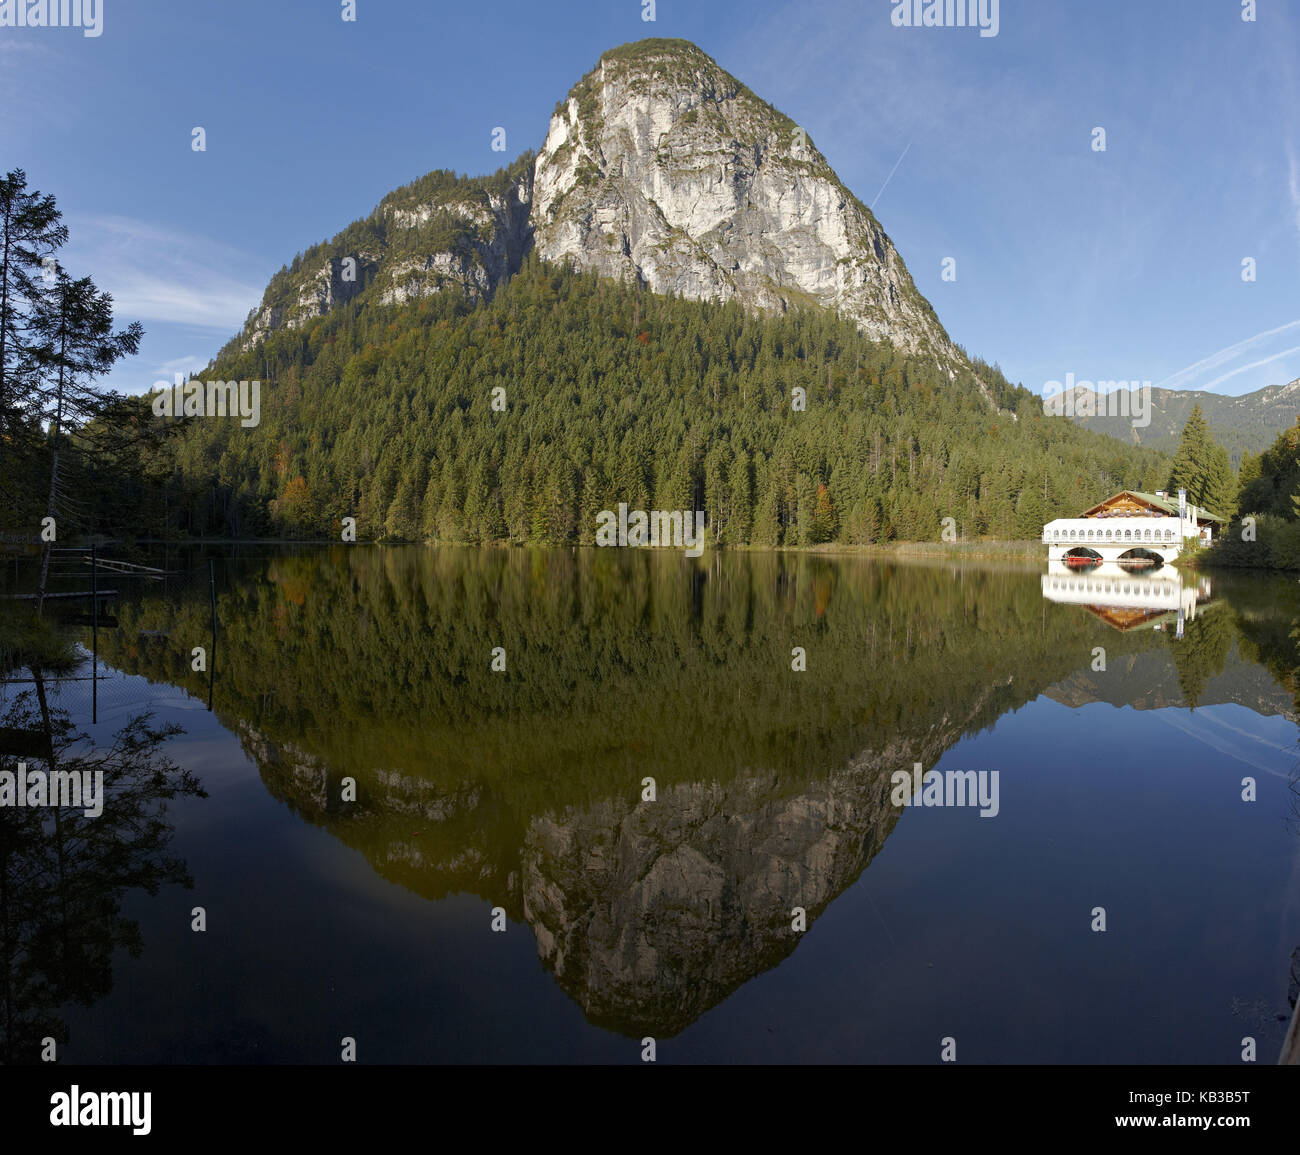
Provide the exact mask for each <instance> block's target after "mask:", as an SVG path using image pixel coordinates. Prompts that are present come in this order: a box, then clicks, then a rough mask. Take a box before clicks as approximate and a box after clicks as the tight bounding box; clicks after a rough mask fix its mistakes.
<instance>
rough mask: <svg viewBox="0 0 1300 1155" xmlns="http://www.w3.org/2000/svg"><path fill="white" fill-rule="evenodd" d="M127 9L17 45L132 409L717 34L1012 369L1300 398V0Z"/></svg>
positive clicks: (234, 2) (392, 2)
mask: <svg viewBox="0 0 1300 1155" xmlns="http://www.w3.org/2000/svg"><path fill="white" fill-rule="evenodd" d="M6 2H8V0H0V4H2V3H6ZM102 4H103V29H102V34H101V35H100V36H98V37H86V36H83V35H82V33H81V31H79V30H76V29H65V28H0V168H3V169H5V170H8V169H10V168H14V167H21V168H24V169H26V171H27V174H28V179H29V183H30V184H31V185H33V186H35V187H37V188H39V189H41V190H42V191H45V192H51V193H53V194H54V195H55V196H56V197H57V199H58V202H59V204H60V206H61V207H62V209H63V211H64V214H65V219H66V220H67V223H68V224H69V226H70V228H71V230H72V234H73V239H72V243H71V244H70V245H69V247H68V248H67V249H66V250H65V251H64V254H63V260H64V263H65V264H66V265H67V266H68V267H69V269H70V271H71V272H73V273H74V274H78V275H79V274H82V273H90V274H91V275H92V276H94V277H95V279H96V281H97V283H98V284H99V285H100V286H101V287H102V288H106V289H108V290H110V291H111V292H113V293H114V295H115V297H116V299H117V302H118V306H119V308H118V315H119V318H120V320H121V321H122V322H123V323H125V322H126V321H128V320H139V321H141V322H143V324H144V326H145V329H146V337H145V341H144V344H143V346H142V350H141V353H140V355H139V356H138V357H135V358H133V359H132V360H131V361H130V362H127V363H124V364H123V365H122V366H121V367H119V369H118V370H117V371H116V372H115V373H114V376H113V378H112V384H113V385H115V386H116V387H117V388H119V389H121V390H123V391H129V392H140V391H143V390H145V389H147V388H149V387H150V386H151V385H152V384H153V383H154V381H156V380H158V379H160V378H165V377H168V376H169V375H170V374H171V373H173V372H174V371H176V370H178V369H186V368H194V369H198V368H201V367H202V366H203V365H205V364H206V363H207V361H208V360H209V358H210V357H211V356H212V354H213V353H215V351H216V350H217V349H218V348H219V347H220V345H221V344H223V343H224V342H225V341H226V340H227V339H228V338H229V337H230V336H231V335H232V334H233V333H234V332H235V331H236V330H237V329H238V328H239V326H240V325H241V324H242V322H243V320H244V317H245V316H246V314H247V312H248V310H249V309H250V308H252V307H253V306H254V305H256V304H257V302H258V301H259V300H260V297H261V293H262V290H263V288H264V287H265V284H266V282H267V280H268V279H269V277H270V276H271V274H272V273H274V272H275V271H276V270H277V269H278V268H279V267H280V266H281V265H282V264H285V263H287V262H288V261H290V260H291V259H292V257H293V256H294V254H295V253H296V252H298V251H300V250H302V249H305V248H307V247H308V246H309V245H311V244H314V243H315V242H317V241H319V240H323V239H325V238H327V237H330V236H332V235H333V234H334V233H336V232H338V231H339V230H340V229H341V228H343V227H344V226H345V225H346V224H348V223H349V222H350V221H352V220H354V219H356V218H357V217H360V216H363V215H365V214H366V213H368V212H369V211H370V209H371V208H372V207H373V206H374V205H375V204H376V203H377V202H378V201H379V200H380V198H382V197H383V196H384V194H385V193H387V192H388V191H390V190H391V189H393V188H395V187H396V186H398V185H401V184H404V183H406V182H407V181H410V180H412V179H413V178H415V177H417V176H419V175H421V174H423V173H424V172H427V171H428V170H430V169H434V168H452V169H455V170H457V171H459V172H468V173H481V172H489V171H492V170H493V169H496V168H498V167H500V165H501V164H502V163H503V162H504V161H505V160H508V159H512V158H513V157H514V156H516V155H517V154H518V153H520V152H522V151H524V150H525V149H527V148H536V147H538V146H540V144H541V142H542V140H543V138H544V137H545V133H546V126H547V121H548V119H549V116H550V113H551V110H552V109H553V107H554V106H555V103H556V102H557V101H558V100H559V99H561V98H562V97H563V96H564V94H565V93H566V92H567V91H568V89H569V87H570V86H571V85H572V84H573V83H574V82H575V81H576V80H577V79H578V78H579V77H580V76H581V75H582V74H583V73H584V72H586V71H587V70H588V69H590V68H591V67H592V66H593V65H594V64H595V62H596V61H597V59H598V58H599V56H600V54H601V52H602V51H603V50H604V49H606V48H609V47H612V46H614V45H616V44H621V43H624V42H627V41H630V40H636V39H640V38H641V37H643V36H681V37H685V38H687V39H690V40H693V41H694V42H695V43H697V44H699V45H700V46H701V47H702V48H703V49H705V51H707V52H708V53H710V54H711V55H712V56H713V57H714V58H715V59H716V60H717V61H718V62H719V63H720V64H721V65H722V66H723V67H724V68H726V69H727V70H728V71H730V72H732V73H733V74H734V75H735V76H737V77H738V78H739V79H740V80H742V81H743V82H744V83H746V84H747V85H749V87H750V88H752V89H753V90H754V91H755V92H757V93H758V94H759V95H760V96H762V97H764V98H765V99H767V100H768V101H770V102H771V103H773V104H774V105H776V106H777V107H778V108H780V109H781V110H782V111H784V112H785V113H787V114H788V115H789V116H791V117H792V118H793V119H795V120H796V121H797V122H799V123H800V124H801V125H802V126H803V127H804V128H805V130H806V131H807V132H808V134H809V136H810V137H811V138H812V140H813V142H814V143H815V144H816V145H817V147H818V148H819V149H820V150H821V151H822V152H823V153H824V154H825V155H826V157H827V159H828V160H829V161H830V163H831V164H832V165H833V166H834V167H835V169H836V170H837V171H838V173H839V174H840V176H841V177H842V178H843V180H844V181H845V183H846V184H848V186H849V187H850V188H852V189H853V190H854V191H855V192H856V193H857V195H858V196H859V197H860V198H861V199H862V200H863V201H864V202H866V203H867V204H872V203H873V202H874V204H875V211H876V215H877V216H878V217H879V219H880V221H881V223H882V224H883V226H884V228H885V230H886V231H887V232H888V233H889V234H890V236H891V237H892V238H893V240H894V242H895V244H896V245H897V247H898V249H899V251H900V252H901V254H902V256H903V258H904V260H905V261H906V262H907V265H908V267H909V269H910V270H911V272H912V275H913V277H914V278H915V279H916V282H917V284H918V286H919V288H920V289H921V291H922V292H923V293H924V294H925V295H926V296H927V297H928V298H929V299H930V300H931V301H932V302H933V304H934V306H935V309H936V310H937V312H938V314H939V317H940V319H941V320H942V321H943V323H944V325H945V326H946V327H947V329H948V331H949V333H950V334H951V335H952V337H953V339H954V340H956V341H958V342H959V343H961V344H962V345H963V346H965V347H966V349H967V350H968V351H969V352H971V353H972V354H977V355H979V356H982V357H984V358H986V359H987V360H989V361H995V362H997V363H998V364H999V365H1000V366H1001V367H1002V369H1003V371H1004V372H1005V373H1006V374H1007V376H1008V377H1010V378H1011V379H1012V380H1013V381H1021V382H1023V383H1024V384H1025V385H1026V386H1028V387H1030V388H1032V389H1034V390H1036V391H1040V390H1041V389H1042V387H1043V386H1044V384H1045V383H1046V382H1047V381H1049V380H1062V379H1064V377H1065V375H1066V374H1067V373H1073V374H1074V375H1075V377H1076V378H1084V379H1089V380H1097V379H1123V380H1134V381H1141V380H1149V381H1151V382H1152V383H1153V384H1155V385H1164V386H1168V387H1177V388H1207V387H1208V388H1212V389H1214V390H1215V391H1216V392H1222V393H1233V394H1236V393H1242V392H1246V391H1249V390H1252V389H1257V388H1260V387H1262V386H1264V385H1269V384H1279V383H1283V382H1286V381H1289V380H1292V379H1294V378H1296V377H1300V82H1298V81H1297V73H1298V72H1300V60H1298V57H1300V52H1298V51H1297V49H1300V4H1297V3H1295V2H1294V0H1292V2H1290V3H1287V2H1284V0H1258V11H1257V19H1256V20H1255V21H1254V22H1244V21H1243V20H1242V19H1241V9H1242V3H1241V0H1195V2H1189V0H1142V2H1141V3H1136V4H1135V3H1131V2H1112V0H1094V2H1090V3H1086V4H1084V3H1065V2H1060V3H1055V2H1051V0H1001V2H1000V4H999V6H998V9H999V11H998V34H997V35H996V36H993V37H981V36H980V35H979V33H978V31H977V30H975V29H970V28H898V27H895V26H894V25H893V24H892V23H891V21H890V14H891V12H892V11H893V8H894V3H893V0H791V2H789V3H786V2H782V0H754V2H750V3H740V2H713V0H689V2H688V0H658V2H657V3H656V6H655V20H654V21H653V22H648V21H645V20H643V19H642V15H643V3H642V0H600V2H596V0H582V2H576V3H558V4H540V3H536V2H535V0H534V2H528V0H497V2H496V3H493V4H490V5H489V4H481V3H477V4H476V3H463V2H458V3H444V2H441V0H438V2H432V3H430V2H414V0H357V3H356V13H357V19H356V21H355V22H354V23H345V22H344V21H343V20H342V19H341V3H340V0H275V3H268V2H267V0H221V2H208V3H201V2H196V0H183V2H182V0H177V2H175V3H163V2H161V0H158V2H146V0H102ZM196 125H198V126H202V127H203V128H204V129H205V130H206V133H207V146H208V147H207V151H206V152H204V153H196V152H194V151H192V150H191V147H190V141H191V130H192V129H193V128H194V127H195V126H196ZM498 125H500V126H503V127H505V128H506V131H507V145H508V149H507V153H506V154H505V155H504V156H503V154H501V153H499V152H493V151H492V149H491V134H492V130H493V128H494V127H496V126H498ZM1096 127H1102V128H1104V129H1105V130H1106V136H1107V140H1106V145H1107V148H1106V151H1105V152H1096V151H1094V150H1093V148H1092V141H1093V129H1094V128H1096ZM900 157H901V158H902V159H901V162H900ZM895 166H896V167H895ZM891 171H892V173H893V175H892V177H891V176H890V174H891ZM886 182H887V183H886ZM882 189H883V191H882ZM946 257H952V258H954V259H955V261H956V272H957V277H956V280H955V281H944V280H942V279H941V275H940V274H941V268H942V262H943V260H944V258H946ZM1246 258H1252V259H1253V260H1254V261H1255V262H1256V277H1257V279H1256V280H1255V281H1254V282H1253V283H1251V282H1246V281H1243V279H1242V261H1243V260H1244V259H1246Z"/></svg>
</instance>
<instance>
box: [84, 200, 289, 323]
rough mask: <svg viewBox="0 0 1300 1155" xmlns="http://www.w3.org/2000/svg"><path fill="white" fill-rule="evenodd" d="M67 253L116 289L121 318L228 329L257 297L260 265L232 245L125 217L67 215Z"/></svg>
mask: <svg viewBox="0 0 1300 1155" xmlns="http://www.w3.org/2000/svg"><path fill="white" fill-rule="evenodd" d="M68 225H69V228H70V230H71V232H72V242H71V243H70V244H69V246H68V251H67V253H66V255H65V256H64V263H65V264H66V265H68V267H69V271H70V272H72V273H73V274H74V275H76V274H77V273H78V271H79V269H80V268H82V267H84V268H85V269H86V270H87V271H89V272H90V274H91V276H93V277H94V278H95V283H96V284H97V285H98V286H99V287H100V288H101V289H104V290H106V291H107V292H110V293H112V294H113V303H114V314H115V316H116V317H117V318H118V320H119V321H121V322H123V323H125V322H127V321H133V320H139V321H144V322H146V323H147V322H149V321H155V322H169V323H175V324H184V325H191V326H195V327H196V328H199V329H204V330H208V331H210V332H213V333H220V334H225V335H232V334H234V333H235V331H236V330H238V329H239V327H240V326H241V325H242V324H243V323H244V319H245V317H246V316H247V315H248V311H249V309H251V308H253V307H254V306H255V305H256V304H257V303H258V301H259V300H261V296H262V286H263V284H264V280H263V279H262V278H261V277H260V276H258V275H256V274H257V273H258V271H259V270H260V266H261V265H262V264H263V263H264V262H262V261H261V260H260V259H258V258H255V257H252V256H249V255H248V254H246V253H242V252H240V251H239V250H237V249H235V248H232V247H231V246H229V245H225V244H221V243H219V242H217V241H213V240H211V239H209V238H207V237H204V236H201V235H198V234H193V233H185V232H181V231H178V230H174V229H169V228H166V227H164V226H159V225H154V224H150V223H148V222H145V221H139V220H134V219H132V218H130V217H122V216H110V215H88V216H81V217H71V218H69V220H68Z"/></svg>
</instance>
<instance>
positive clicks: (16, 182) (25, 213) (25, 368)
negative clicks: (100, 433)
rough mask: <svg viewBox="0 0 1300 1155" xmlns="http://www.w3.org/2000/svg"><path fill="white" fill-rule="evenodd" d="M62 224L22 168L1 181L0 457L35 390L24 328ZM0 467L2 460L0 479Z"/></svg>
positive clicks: (18, 432) (60, 241) (32, 355)
mask: <svg viewBox="0 0 1300 1155" xmlns="http://www.w3.org/2000/svg"><path fill="white" fill-rule="evenodd" d="M60 221H61V214H60V213H59V210H58V209H57V208H56V207H55V205H54V198H53V197H52V196H48V195H45V196H43V195H42V194H41V193H39V192H36V191H35V190H32V191H31V192H29V191H28V190H27V174H26V173H25V172H23V170H22V169H14V170H13V171H12V172H10V173H8V174H6V175H5V177H4V178H3V179H2V180H0V455H3V454H4V452H5V450H6V448H7V447H8V446H10V445H12V444H13V443H14V442H15V441H16V440H17V439H18V438H19V437H21V436H22V435H23V434H24V433H25V432H26V430H25V429H24V425H23V421H24V417H25V416H27V415H28V412H27V411H28V407H29V406H30V405H31V404H32V403H33V401H34V399H35V395H36V392H37V389H38V388H39V380H38V375H39V369H40V366H39V364H38V361H37V356H36V350H35V349H34V348H33V347H32V345H33V343H32V341H31V340H30V339H29V338H30V336H31V335H30V333H29V331H28V328H29V324H30V321H31V315H32V312H33V311H34V309H35V307H36V304H37V302H38V301H39V300H40V298H41V293H42V287H43V286H42V278H38V277H37V276H36V272H37V270H38V269H40V268H41V267H42V264H43V263H44V261H45V259H46V258H47V257H48V256H50V255H51V254H52V253H54V252H55V251H56V250H57V249H59V248H60V247H61V246H62V245H64V244H65V243H66V242H67V239H68V230H67V226H66V225H63V224H61V223H60ZM3 469H4V458H3V456H0V481H3V476H4V474H3V472H2V471H3Z"/></svg>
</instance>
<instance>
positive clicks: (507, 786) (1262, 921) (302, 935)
mask: <svg viewBox="0 0 1300 1155" xmlns="http://www.w3.org/2000/svg"><path fill="white" fill-rule="evenodd" d="M149 560H150V562H151V564H153V565H157V566H160V567H163V568H166V569H168V570H172V571H174V573H173V576H170V577H168V578H166V579H165V580H162V581H144V580H142V579H140V578H138V577H134V576H131V577H126V576H124V577H121V578H118V577H116V576H113V577H111V578H106V577H105V576H104V575H102V574H101V575H100V579H99V581H100V585H101V586H103V585H111V586H113V587H114V588H116V589H117V590H118V591H119V592H118V595H117V597H116V599H115V603H114V604H113V606H112V607H110V608H109V609H108V611H107V613H106V618H105V620H104V621H103V622H102V623H101V625H100V628H98V630H92V629H91V628H90V627H88V626H86V625H84V624H75V625H70V626H69V627H68V628H69V630H71V631H72V632H73V634H74V636H75V637H76V639H77V642H78V644H79V645H80V646H81V647H82V649H83V660H82V661H81V664H80V666H79V668H78V669H76V670H75V671H74V672H73V673H72V674H71V675H66V674H65V675H61V676H54V675H48V674H47V675H41V676H35V675H34V674H33V672H32V671H31V670H29V669H26V668H20V669H16V670H10V671H9V672H8V673H7V674H6V683H5V685H4V686H3V687H0V689H2V690H3V691H4V695H3V698H2V699H0V705H2V706H3V709H4V712H5V718H4V719H3V725H4V727H5V730H4V735H5V738H4V740H5V742H6V746H5V753H4V756H3V768H4V769H6V770H10V771H13V770H15V769H16V766H17V763H18V762H19V761H20V760H21V761H22V762H23V764H24V766H26V767H27V768H28V771H29V772H30V771H31V770H32V769H33V768H37V769H39V768H49V763H50V760H51V759H53V760H54V761H55V762H56V763H57V764H58V766H57V768H62V769H64V770H65V771H66V770H68V769H69V768H77V769H80V770H86V771H92V770H95V769H96V768H100V769H102V771H103V772H104V773H105V775H106V777H105V783H106V785H105V795H104V802H103V813H102V814H100V815H99V816H98V817H93V818H92V817H88V816H86V814H85V813H83V812H81V811H78V810H76V809H75V808H64V809H61V810H57V811H55V810H54V809H52V808H47V809H46V810H38V809H34V808H31V807H28V808H26V809H17V808H11V809H0V823H3V824H4V825H3V826H0V832H3V835H4V841H3V846H2V847H0V851H2V853H0V874H2V875H3V881H4V894H3V896H0V905H2V906H3V908H4V909H3V911H2V912H0V913H2V914H3V921H4V926H5V927H6V928H8V931H7V934H8V938H7V940H6V942H5V965H6V968H7V971H6V974H7V982H6V985H5V992H6V1000H7V1005H6V1008H5V1010H6V1015H5V1016H4V1021H3V1023H0V1055H3V1056H4V1057H5V1059H6V1060H7V1061H11V1062H21V1063H27V1062H36V1061H38V1059H39V1051H40V1047H41V1040H42V1039H43V1038H46V1037H53V1038H55V1039H57V1040H58V1044H59V1059H60V1061H61V1062H67V1063H73V1064H76V1063H114V1064H118V1063H336V1062H338V1060H339V1058H340V1048H341V1046H342V1045H343V1044H342V1042H341V1041H342V1040H343V1039H344V1038H349V1039H352V1040H354V1045H355V1051H356V1056H357V1058H358V1059H359V1060H360V1061H363V1062H366V1063H516V1062H519V1063H570V1062H579V1063H635V1062H640V1061H641V1059H642V1052H643V1048H644V1046H645V1044H644V1043H643V1040H646V1039H653V1040H654V1046H655V1049H656V1052H657V1054H656V1057H657V1060H658V1061H659V1062H708V1063H726V1062H745V1063H751V1062H752V1063H767V1062H834V1063H838V1062H865V1063H934V1062H938V1061H939V1060H940V1056H941V1050H943V1049H944V1048H947V1049H949V1050H950V1051H952V1052H954V1053H955V1055H956V1058H957V1059H958V1060H959V1061H961V1062H963V1063H1036V1064H1037V1063H1048V1064H1050V1063H1067V1062H1068V1063H1159V1064H1172V1063H1216V1064H1217V1063H1223V1064H1237V1063H1240V1062H1241V1059H1242V1050H1243V1039H1245V1038H1250V1039H1254V1040H1255V1045H1256V1046H1257V1049H1258V1061H1259V1062H1260V1063H1274V1062H1276V1060H1277V1052H1278V1048H1279V1047H1280V1046H1281V1043H1282V1039H1283V1035H1284V1033H1285V1030H1286V1025H1287V1020H1288V1019H1289V1017H1290V1014H1291V1007H1292V1005H1293V1003H1294V999H1295V986H1296V978H1295V975H1296V973H1297V965H1298V964H1297V959H1298V958H1300V956H1298V955H1297V954H1296V952H1297V947H1298V946H1300V886H1298V885H1297V882H1298V881H1300V805H1298V803H1297V789H1298V787H1297V782H1298V770H1297V766H1298V764H1300V758H1298V754H1300V746H1298V745H1297V741H1298V739H1300V734H1298V733H1297V694H1298V693H1300V683H1298V680H1297V679H1298V677H1300V645H1298V643H1297V639H1298V638H1300V585H1298V584H1297V583H1296V582H1295V581H1294V580H1293V579H1287V578H1281V577H1277V576H1267V577H1265V576H1256V575H1244V574H1222V573H1212V574H1209V575H1204V574H1192V573H1180V572H1179V571H1176V570H1173V569H1169V568H1166V569H1164V570H1161V571H1157V572H1156V573H1155V574H1151V575H1128V574H1124V573H1122V572H1119V571H1115V572H1114V573H1111V574H1110V575H1109V576H1107V575H1103V574H1102V573H1100V572H1098V573H1095V574H1073V573H1067V572H1066V571H1064V570H1060V571H1055V570H1054V571H1052V572H1050V573H1049V572H1048V571H1047V569H1046V568H1045V564H1044V565H1040V566H1032V565H1023V566H1015V565H1007V564H1001V565H993V564H982V563H980V562H977V561H969V560H967V561H961V562H952V563H924V564H922V563H910V564H908V563H903V562H900V561H882V560H879V559H873V558H866V557H860V556H840V557H836V556H831V555H820V554H778V553H763V552H752V553H751V552H739V553H737V552H717V551H709V552H706V553H705V555H704V556H703V557H701V558H699V559H691V558H687V557H684V556H683V555H682V553H681V552H680V551H672V552H670V551H641V550H618V549H609V550H593V549H585V550H576V551H573V550H568V549H564V550H553V551H547V550H506V549H485V550H479V549H473V548H463V549H460V548H441V547H439V548H434V547H415V546H413V547H400V548H381V547H372V546H362V545H357V546H336V547H326V548H302V549H288V548H272V547H266V548H260V547H239V548H234V547H231V548H227V549H209V550H206V551H200V550H198V549H192V550H171V551H168V552H167V553H163V552H161V551H160V552H158V553H156V554H154V555H151V557H150V558H149ZM11 576H12V575H11ZM18 577H19V580H20V581H21V580H22V578H23V575H22V574H19V575H18ZM62 580H64V581H65V582H66V583H71V584H69V585H67V587H66V588H78V587H79V586H81V585H84V582H85V581H86V580H87V579H86V578H84V577H83V578H81V579H80V580H78V579H77V578H76V576H75V575H67V576H65V577H64V578H63V579H62ZM214 605H215V619H216V629H215V634H214V629H213V618H214ZM92 650H93V651H95V652H96V653H97V657H98V664H97V665H96V664H95V662H94V661H93V659H92V658H91V652H92ZM144 712H149V714H150V717H151V720H149V719H146V720H145V721H140V718H139V716H140V715H141V714H142V713H144ZM124 727H126V728H127V729H126V731H125V737H118V738H117V739H115V737H114V736H115V735H121V734H122V732H123V728H124ZM176 728H179V731H177V730H176ZM78 733H84V735H86V737H84V738H78ZM115 742H116V745H115V744H114V743H115ZM972 772H973V773H972ZM87 781H89V779H87ZM954 785H955V786H956V788H957V789H956V791H955V792H954V789H953V787H954ZM980 791H983V793H982V794H981V793H980ZM927 796H928V799H929V801H931V802H933V801H934V799H936V798H937V799H938V802H939V803H940V804H926V802H927Z"/></svg>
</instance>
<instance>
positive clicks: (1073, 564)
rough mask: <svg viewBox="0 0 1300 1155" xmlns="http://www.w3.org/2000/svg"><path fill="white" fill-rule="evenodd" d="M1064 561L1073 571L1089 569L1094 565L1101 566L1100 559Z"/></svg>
mask: <svg viewBox="0 0 1300 1155" xmlns="http://www.w3.org/2000/svg"><path fill="white" fill-rule="evenodd" d="M1062 560H1063V561H1064V562H1065V564H1066V565H1068V566H1069V567H1070V568H1071V569H1088V568H1090V567H1091V566H1094V565H1101V558H1099V557H1067V558H1063V559H1062Z"/></svg>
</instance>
